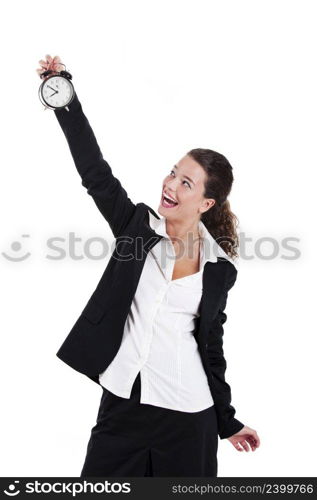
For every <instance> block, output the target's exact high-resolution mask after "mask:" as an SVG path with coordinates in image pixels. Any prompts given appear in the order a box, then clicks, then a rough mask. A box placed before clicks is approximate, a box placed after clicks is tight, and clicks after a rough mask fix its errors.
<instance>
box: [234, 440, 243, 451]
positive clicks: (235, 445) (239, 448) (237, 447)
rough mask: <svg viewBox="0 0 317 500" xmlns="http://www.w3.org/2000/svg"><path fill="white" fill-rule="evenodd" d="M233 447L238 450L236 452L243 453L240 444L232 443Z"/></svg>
mask: <svg viewBox="0 0 317 500" xmlns="http://www.w3.org/2000/svg"><path fill="white" fill-rule="evenodd" d="M233 446H234V447H235V448H236V449H237V450H238V451H243V448H242V447H241V446H240V443H239V441H237V442H236V443H233Z"/></svg>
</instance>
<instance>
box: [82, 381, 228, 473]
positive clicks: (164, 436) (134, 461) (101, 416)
mask: <svg viewBox="0 0 317 500" xmlns="http://www.w3.org/2000/svg"><path fill="white" fill-rule="evenodd" d="M140 388H141V378H140V373H138V376H137V377H136V379H135V381H134V384H133V387H132V392H131V396H130V398H129V399H126V398H121V397H119V396H117V395H115V394H113V393H112V392H110V391H109V390H107V389H105V388H104V387H102V389H103V393H102V397H101V401H100V407H99V411H98V416H97V421H96V425H95V426H94V427H93V428H92V430H91V436H90V439H89V442H88V446H87V453H86V458H85V461H84V465H83V468H82V471H81V475H80V477H105V476H106V477H107V476H108V477H141V476H158V477H167V476H177V477H186V476H196V477H197V476H200V477H217V450H218V427H217V416H216V411H215V407H214V405H213V406H210V407H209V408H207V409H205V410H202V411H198V412H194V413H189V412H182V411H178V410H171V409H168V408H161V407H159V406H154V405H150V404H143V403H142V404H141V403H140Z"/></svg>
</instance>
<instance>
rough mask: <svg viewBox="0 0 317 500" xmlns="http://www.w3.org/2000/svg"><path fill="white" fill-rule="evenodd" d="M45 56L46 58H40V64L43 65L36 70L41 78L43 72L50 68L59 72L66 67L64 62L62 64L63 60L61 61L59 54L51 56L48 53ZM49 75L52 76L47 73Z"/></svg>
mask: <svg viewBox="0 0 317 500" xmlns="http://www.w3.org/2000/svg"><path fill="white" fill-rule="evenodd" d="M45 58H46V59H45V60H44V59H40V60H39V64H40V65H41V68H37V70H36V72H37V74H38V75H39V77H40V78H41V74H42V73H44V71H46V70H48V69H50V70H52V71H53V72H54V73H57V72H59V71H62V70H63V69H65V66H64V65H63V64H61V62H62V61H61V58H60V57H59V56H55V57H51V56H50V55H49V54H47V55H46V56H45ZM48 76H51V75H47V77H46V78H48ZM44 79H45V78H44Z"/></svg>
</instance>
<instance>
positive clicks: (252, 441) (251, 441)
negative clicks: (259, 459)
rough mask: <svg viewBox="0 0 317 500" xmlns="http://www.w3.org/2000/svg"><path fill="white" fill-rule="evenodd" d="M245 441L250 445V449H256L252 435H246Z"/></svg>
mask: <svg viewBox="0 0 317 500" xmlns="http://www.w3.org/2000/svg"><path fill="white" fill-rule="evenodd" d="M246 441H247V443H249V445H250V447H251V450H252V451H254V450H256V446H255V440H254V439H253V437H252V436H248V437H247V438H246Z"/></svg>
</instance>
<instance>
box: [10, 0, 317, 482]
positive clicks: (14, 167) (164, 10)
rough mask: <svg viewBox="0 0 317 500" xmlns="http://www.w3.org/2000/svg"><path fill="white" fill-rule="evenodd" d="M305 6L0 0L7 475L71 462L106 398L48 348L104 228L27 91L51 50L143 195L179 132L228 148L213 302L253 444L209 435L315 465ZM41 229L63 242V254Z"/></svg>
mask: <svg viewBox="0 0 317 500" xmlns="http://www.w3.org/2000/svg"><path fill="white" fill-rule="evenodd" d="M315 7H316V2H314V1H307V0H305V1H303V0H301V1H299V0H298V1H290V0H287V1H281V0H274V1H272V0H265V1H254V0H250V1H241V0H239V1H236V0H233V1H224V0H221V1H211V0H209V1H202V0H191V1H184V0H181V1H177V0H169V1H162V0H160V1H150V2H148V1H140V0H134V1H133V2H131V1H122V0H121V1H120V2H118V1H105V0H103V1H96V0H94V1H91V2H88V1H78V0H76V1H70V0H68V1H67V2H64V1H60V0H55V2H53V3H43V2H40V1H30V0H29V1H28V2H22V1H18V2H3V3H2V16H1V17H2V21H1V30H0V37H1V47H2V51H1V66H2V77H1V122H2V134H1V135H2V146H1V156H2V159H1V183H0V190H1V194H0V204H1V207H0V209H1V240H0V241H1V252H2V253H1V255H0V265H1V305H2V307H1V347H0V356H1V358H0V370H1V374H0V376H1V406H2V411H1V436H0V438H1V464H0V471H1V472H0V474H1V476H19V475H21V476H79V474H80V471H81V468H82V465H83V461H84V458H85V454H86V446H87V443H88V439H89V436H90V430H91V428H92V427H93V425H94V424H95V420H96V417H97V411H98V406H99V401H100V397H101V389H100V387H99V386H98V385H97V384H95V383H94V382H91V381H90V380H89V379H88V378H87V377H85V376H84V375H81V374H80V373H78V372H76V371H75V370H73V369H72V368H70V367H69V366H68V365H66V364H64V363H63V362H62V361H60V360H59V359H58V358H57V357H56V355H55V353H56V352H57V350H58V348H59V347H60V345H61V344H62V342H63V341H64V339H65V338H66V336H67V334H68V332H69V331H70V329H71V327H72V326H73V324H74V323H75V320H76V319H77V317H78V316H79V314H80V313H81V311H82V309H83V307H84V305H85V304H86V302H87V300H88V299H89V297H90V295H91V293H92V292H93V290H94V289H95V286H96V285H97V282H98V281H99V279H100V277H101V275H102V273H103V271H104V269H105V267H106V264H107V262H108V259H109V257H110V253H109V252H108V254H107V255H106V256H105V255H103V256H102V257H101V258H98V255H99V254H100V250H101V247H100V244H98V243H97V242H95V243H94V244H92V245H91V246H90V247H89V248H88V250H90V252H91V254H93V255H95V256H96V258H95V259H92V258H89V254H87V245H88V244H89V242H88V243H87V240H88V238H93V237H99V238H106V239H107V241H109V242H113V239H112V235H111V232H110V229H109V226H108V224H107V223H106V221H105V220H104V219H103V218H102V216H101V214H100V213H99V211H98V209H97V208H96V206H95V205H94V203H93V200H92V199H91V198H90V197H89V195H87V193H86V190H85V188H83V186H82V185H81V179H80V177H79V175H78V173H77V171H76V169H75V166H74V164H73V161H72V158H71V155H70V152H69V150H68V146H67V143H66V140H65V137H64V136H63V133H62V131H61V129H60V127H59V125H58V122H57V120H56V117H55V116H54V113H53V111H50V110H46V111H44V108H43V106H42V104H41V103H40V101H39V98H38V88H39V85H40V83H41V80H40V78H39V77H38V75H37V74H36V68H38V67H39V64H38V61H39V59H41V58H44V57H45V55H46V54H50V55H52V56H54V55H59V56H60V57H61V59H62V61H63V62H64V63H65V64H66V66H67V70H68V71H70V72H71V73H72V75H73V83H74V85H75V88H76V91H77V94H78V97H79V99H80V101H81V103H82V106H83V109H84V112H85V114H86V115H87V117H88V118H89V121H90V123H91V125H92V127H93V130H94V132H95V135H96V137H97V140H98V142H99V145H100V147H101V149H102V152H103V155H104V157H105V159H107V161H108V162H109V163H110V165H111V167H112V169H113V173H114V174H115V175H116V176H117V177H118V178H119V179H120V181H121V182H122V185H123V186H124V187H125V188H126V190H127V191H128V194H129V196H130V197H131V199H132V200H133V201H134V202H136V203H137V202H140V201H143V202H145V203H147V204H149V205H150V206H152V207H153V208H154V209H155V210H157V207H158V204H159V198H160V192H161V185H162V179H163V178H164V177H165V175H166V174H167V173H168V172H169V171H170V169H171V167H172V166H173V165H174V163H175V162H176V161H178V160H179V159H180V158H181V157H182V156H183V155H184V154H185V153H186V152H187V151H188V150H189V149H191V148H194V147H206V148H210V149H214V150H216V151H218V152H221V153H222V154H224V155H225V156H226V157H227V158H228V160H229V161H230V163H231V164H232V166H233V169H234V177H235V181H234V185H233V189H232V193H231V195H230V198H229V199H230V202H231V208H232V210H233V212H234V213H235V214H236V215H237V216H238V218H239V221H240V227H239V233H240V235H241V236H242V235H243V236H244V237H245V238H249V240H248V241H247V243H246V246H245V247H244V248H241V255H240V262H239V274H238V279H237V282H236V285H235V287H234V288H233V289H232V291H231V292H230V299H229V301H228V306H227V314H228V320H227V323H226V327H225V338H224V348H225V356H226V359H227V363H228V368H227V372H226V379H227V381H228V382H229V383H230V385H231V390H232V398H233V399H232V404H233V405H234V407H235V408H236V411H237V413H236V417H237V418H238V419H239V420H241V421H242V422H243V423H245V424H246V425H248V426H250V427H252V428H254V429H256V431H257V432H258V434H259V436H260V439H261V446H260V448H259V449H257V450H256V451H255V452H251V451H250V452H249V453H246V452H238V451H237V450H236V449H235V448H234V447H233V446H232V445H231V443H230V442H229V441H228V440H219V452H218V475H219V476H222V477H224V476H235V477H242V476H290V477H291V476H316V445H317V441H316V431H315V426H316V362H315V360H316V331H317V330H316V324H315V311H316V304H315V296H316V294H315V282H316V272H315V262H316V260H315V251H316V237H315V232H316V223H315V206H314V205H315V203H314V202H315V192H316V190H315V184H316V174H315V171H316V165H317V163H316V116H317V109H316V108H317V107H316V43H317V32H316V29H315V28H316V16H315V12H314V11H315ZM71 233H74V235H75V236H76V237H77V238H79V241H78V242H77V244H76V255H77V256H79V257H80V256H81V258H74V256H72V255H70V253H69V239H70V235H71ZM23 235H29V236H23ZM49 238H62V239H63V241H61V242H60V243H59V246H60V247H63V248H64V249H65V256H64V257H63V258H62V259H60V258H58V259H56V258H55V259H54V258H52V257H56V256H57V253H56V252H54V251H53V250H51V249H49V248H48V244H47V240H48V239H49ZM287 238H294V240H292V241H291V242H290V243H289V246H290V247H292V248H287V247H286V239H287ZM261 239H263V240H261ZM265 240H266V241H265ZM14 242H17V245H16V246H15V245H14V244H13V243H14ZM19 243H20V249H19V248H18V245H19ZM85 243H86V247H85V248H84V245H85ZM12 244H13V247H12V246H11V245H12ZM28 252H29V253H30V255H29V257H27V258H25V259H23V260H19V261H16V259H17V258H18V259H19V258H20V257H21V256H23V255H26V254H27V253H28ZM274 252H275V253H274Z"/></svg>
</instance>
